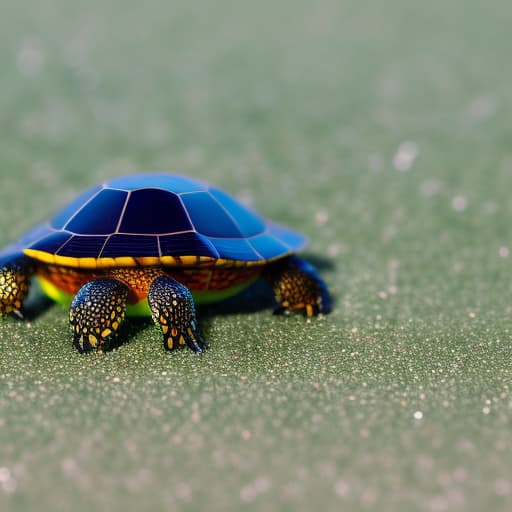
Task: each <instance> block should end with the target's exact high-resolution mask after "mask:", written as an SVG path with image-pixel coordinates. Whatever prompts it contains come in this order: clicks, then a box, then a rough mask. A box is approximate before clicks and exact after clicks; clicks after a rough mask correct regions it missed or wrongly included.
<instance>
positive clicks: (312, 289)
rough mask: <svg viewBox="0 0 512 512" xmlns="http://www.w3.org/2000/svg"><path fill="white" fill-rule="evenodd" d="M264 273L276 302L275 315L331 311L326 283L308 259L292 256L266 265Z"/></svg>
mask: <svg viewBox="0 0 512 512" xmlns="http://www.w3.org/2000/svg"><path fill="white" fill-rule="evenodd" d="M266 277H267V280H269V281H270V283H271V284H272V287H273V288H274V294H275V297H276V301H277V303H278V304H279V306H278V307H277V308H276V309H275V310H274V314H275V315H289V314H291V313H302V314H303V315H304V316H306V317H308V318H310V317H312V316H317V315H318V314H320V313H329V312H330V311H331V308H332V301H331V297H330V295H329V292H328V291H327V286H326V284H325V283H324V281H323V280H322V278H321V277H320V276H319V275H318V272H317V271H316V269H315V267H313V265H311V264H310V263H307V262H305V261H304V260H301V259H299V258H297V257H295V256H292V257H290V258H288V259H287V260H285V261H284V262H279V263H278V264H276V265H275V266H274V267H270V269H269V271H267V273H266Z"/></svg>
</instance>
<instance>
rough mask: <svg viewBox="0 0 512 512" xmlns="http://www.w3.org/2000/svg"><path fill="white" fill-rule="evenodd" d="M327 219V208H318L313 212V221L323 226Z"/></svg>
mask: <svg viewBox="0 0 512 512" xmlns="http://www.w3.org/2000/svg"><path fill="white" fill-rule="evenodd" d="M328 220H329V213H328V212H327V210H318V211H316V212H315V222H316V223H317V225H319V226H323V225H324V224H325V223H326V222H327V221H328Z"/></svg>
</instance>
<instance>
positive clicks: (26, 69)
mask: <svg viewBox="0 0 512 512" xmlns="http://www.w3.org/2000/svg"><path fill="white" fill-rule="evenodd" d="M45 61H46V55H45V52H44V50H43V48H41V45H40V44H39V43H38V41H36V40H34V39H32V38H28V39H26V40H24V41H22V42H21V44H20V46H19V48H18V52H17V54H16V67H17V68H18V71H19V72H20V73H21V74H22V75H25V76H26V77H29V78H33V77H35V76H37V75H39V73H41V71H42V70H43V67H44V64H45Z"/></svg>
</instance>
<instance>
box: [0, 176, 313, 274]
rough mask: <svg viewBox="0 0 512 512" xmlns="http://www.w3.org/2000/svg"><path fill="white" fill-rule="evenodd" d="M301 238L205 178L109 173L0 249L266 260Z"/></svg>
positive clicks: (1, 256)
mask: <svg viewBox="0 0 512 512" xmlns="http://www.w3.org/2000/svg"><path fill="white" fill-rule="evenodd" d="M305 243H306V238H305V237H304V236H303V235H301V234H299V233H296V232H294V231H292V230H290V229H288V228H285V227H282V226H279V225H277V224H274V223H273V222H269V221H268V220H265V219H263V218H262V217H260V216H259V215H258V214H256V213H254V212H253V211H251V210H249V209H248V208H246V207H245V206H243V205H242V204H240V203H239V202H238V201H236V200H235V199H233V198H232V197H231V196H229V195H228V194H226V193H225V192H223V191H222V190H219V189H217V188H214V187H212V186H210V185H208V184H207V183H203V182H200V181H196V180H193V179H190V178H186V177H183V176H176V175H172V174H137V175H133V176H126V177H123V178H114V179H112V180H110V181H107V182H106V183H103V184H102V185H98V186H96V187H93V188H91V189H89V190H87V191H86V192H84V193H83V194H81V195H80V196H78V197H77V198H76V199H75V200H74V201H72V202H71V203H70V204H69V205H67V206H66V207H65V208H63V209H62V210H61V211H60V212H59V213H57V214H56V215H55V216H54V217H53V219H52V220H51V221H50V222H49V223H47V224H43V225H41V226H38V227H36V228H35V229H33V230H31V231H29V232H28V233H27V234H26V235H25V236H23V237H22V238H20V240H18V242H16V243H14V244H11V245H10V246H8V247H6V248H5V249H4V250H3V251H2V252H1V253H0V264H2V260H4V261H6V260H7V259H12V258H13V257H16V256H17V255H18V254H19V255H22V254H23V249H35V250H39V251H45V252H48V253H51V254H57V255H60V256H69V257H72V258H86V257H89V258H91V257H92V258H111V257H114V258H115V257H120V256H132V257H143V256H185V255H188V256H208V257H211V258H225V259H232V260H243V261H266V260H269V259H273V258H278V257H282V256H285V255H287V254H290V253H292V252H295V251H298V250H300V249H301V248H302V247H303V246H304V245H305Z"/></svg>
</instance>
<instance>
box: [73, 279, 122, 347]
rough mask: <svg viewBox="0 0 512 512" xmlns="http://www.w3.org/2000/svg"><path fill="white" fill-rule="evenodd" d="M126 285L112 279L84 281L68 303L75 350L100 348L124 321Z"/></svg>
mask: <svg viewBox="0 0 512 512" xmlns="http://www.w3.org/2000/svg"><path fill="white" fill-rule="evenodd" d="M127 297H128V288H127V287H126V286H125V285H124V284H123V283H121V282H120V281H116V280H115V279H95V280H94V281H89V282H88V283H86V284H84V286H82V288H80V290H79V291H78V293H77V294H76V295H75V298H74V299H73V302H72V303H71V309H70V310H69V321H70V322H71V325H72V326H73V342H74V344H75V347H76V348H77V349H78V351H79V352H90V351H92V350H97V351H99V352H101V351H103V349H104V347H105V343H106V342H107V341H108V340H110V339H111V338H112V337H113V335H115V333H116V331H117V330H118V329H119V326H120V325H121V323H122V322H123V320H124V317H125V313H126V300H127Z"/></svg>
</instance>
